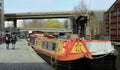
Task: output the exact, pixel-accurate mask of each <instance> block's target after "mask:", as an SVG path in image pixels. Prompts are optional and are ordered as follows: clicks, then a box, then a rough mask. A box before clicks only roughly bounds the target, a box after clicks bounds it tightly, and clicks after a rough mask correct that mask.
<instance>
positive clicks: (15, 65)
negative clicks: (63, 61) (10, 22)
mask: <svg viewBox="0 0 120 70" xmlns="http://www.w3.org/2000/svg"><path fill="white" fill-rule="evenodd" d="M5 46H6V45H5V44H1V45H0V70H54V69H53V68H52V67H51V66H50V65H49V64H47V63H46V62H45V61H44V60H43V59H42V58H40V57H39V56H38V55H37V54H36V53H35V52H34V50H33V49H32V48H31V47H30V46H27V42H26V41H25V40H24V39H20V40H18V41H17V43H16V48H15V50H13V49H12V47H11V46H12V45H11V44H10V48H9V50H7V49H6V47H5Z"/></svg>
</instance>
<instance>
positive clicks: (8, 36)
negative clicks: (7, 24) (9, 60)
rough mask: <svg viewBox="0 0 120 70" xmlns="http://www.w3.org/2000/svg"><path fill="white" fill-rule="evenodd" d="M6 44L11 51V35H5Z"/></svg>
mask: <svg viewBox="0 0 120 70" xmlns="http://www.w3.org/2000/svg"><path fill="white" fill-rule="evenodd" d="M5 43H6V49H7V50H9V44H10V34H6V35H5Z"/></svg>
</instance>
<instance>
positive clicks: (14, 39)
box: [11, 33, 17, 49]
mask: <svg viewBox="0 0 120 70" xmlns="http://www.w3.org/2000/svg"><path fill="white" fill-rule="evenodd" d="M16 41H17V38H16V34H15V33H12V36H11V43H12V49H15V44H16Z"/></svg>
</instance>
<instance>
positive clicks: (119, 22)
mask: <svg viewBox="0 0 120 70" xmlns="http://www.w3.org/2000/svg"><path fill="white" fill-rule="evenodd" d="M104 21H105V24H106V35H107V36H110V38H111V40H112V41H120V0H116V1H115V3H114V4H113V5H112V6H111V7H110V8H109V9H108V11H107V12H105V14H104Z"/></svg>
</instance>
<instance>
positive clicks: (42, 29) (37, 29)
mask: <svg viewBox="0 0 120 70" xmlns="http://www.w3.org/2000/svg"><path fill="white" fill-rule="evenodd" d="M20 31H42V32H70V33H71V32H73V31H72V29H65V28H20Z"/></svg>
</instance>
